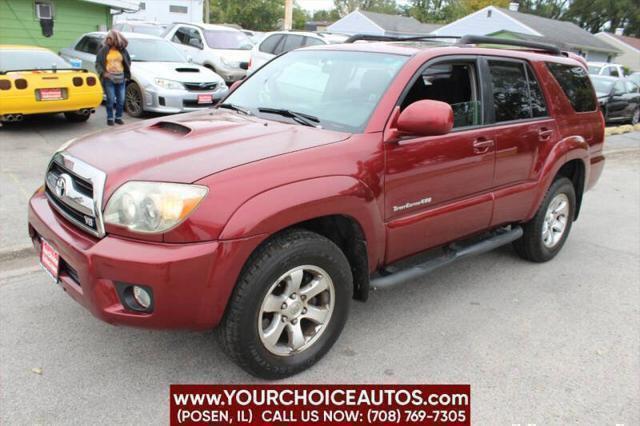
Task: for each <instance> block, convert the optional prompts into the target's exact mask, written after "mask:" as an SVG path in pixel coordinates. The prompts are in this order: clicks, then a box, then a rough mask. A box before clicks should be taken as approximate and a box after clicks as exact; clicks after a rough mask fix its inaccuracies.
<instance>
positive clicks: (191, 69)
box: [176, 68, 200, 72]
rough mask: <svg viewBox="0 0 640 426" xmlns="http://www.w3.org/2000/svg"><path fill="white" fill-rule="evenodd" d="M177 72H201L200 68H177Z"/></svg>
mask: <svg viewBox="0 0 640 426" xmlns="http://www.w3.org/2000/svg"><path fill="white" fill-rule="evenodd" d="M176 71H177V72H200V70H199V69H198V68H176Z"/></svg>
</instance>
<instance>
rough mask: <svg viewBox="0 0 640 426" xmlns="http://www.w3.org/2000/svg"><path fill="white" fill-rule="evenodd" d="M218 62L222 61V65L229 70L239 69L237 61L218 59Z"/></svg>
mask: <svg viewBox="0 0 640 426" xmlns="http://www.w3.org/2000/svg"><path fill="white" fill-rule="evenodd" d="M220 60H221V61H222V63H223V64H225V65H226V66H228V67H229V68H240V62H239V61H230V60H228V59H225V58H220Z"/></svg>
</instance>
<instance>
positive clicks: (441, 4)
mask: <svg viewBox="0 0 640 426" xmlns="http://www.w3.org/2000/svg"><path fill="white" fill-rule="evenodd" d="M509 1H510V0H412V1H411V2H410V4H409V7H408V8H407V9H406V14H407V15H409V16H413V17H414V18H416V19H417V20H418V21H421V22H444V23H448V22H451V21H455V20H456V19H459V18H462V17H463V16H466V15H468V14H470V13H473V12H476V11H478V10H480V9H482V8H484V7H487V6H490V5H493V6H497V7H508V6H509Z"/></svg>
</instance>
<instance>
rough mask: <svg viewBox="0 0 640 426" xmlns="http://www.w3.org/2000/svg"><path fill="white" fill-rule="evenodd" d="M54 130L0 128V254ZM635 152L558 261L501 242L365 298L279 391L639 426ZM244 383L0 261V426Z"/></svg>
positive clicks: (147, 409)
mask: <svg viewBox="0 0 640 426" xmlns="http://www.w3.org/2000/svg"><path fill="white" fill-rule="evenodd" d="M59 120H60V122H59V123H58V122H57V121H54V120H52V121H51V122H50V123H45V124H42V123H40V122H34V123H31V124H30V125H29V126H25V128H24V129H11V130H10V131H9V132H6V131H5V130H6V129H0V139H1V141H0V143H1V144H2V145H1V146H2V163H1V167H2V168H1V171H2V181H3V184H2V185H3V186H2V188H1V191H0V209H1V210H0V217H2V219H3V220H2V221H1V222H0V225H1V228H0V244H1V247H3V248H8V247H11V246H17V245H19V244H21V243H23V242H24V241H25V239H26V220H25V219H24V218H25V217H26V199H27V197H28V195H29V194H30V193H31V191H32V190H33V189H35V188H36V187H37V186H38V185H39V184H40V182H41V180H42V174H43V173H44V167H45V166H46V163H47V161H48V157H49V156H50V155H51V153H52V152H53V151H55V149H57V147H58V146H59V145H60V144H61V143H63V142H64V141H65V140H66V139H68V138H70V137H73V136H75V133H77V130H78V129H70V128H69V127H71V126H69V125H68V124H66V123H64V122H63V119H62V118H59ZM98 121H101V120H99V117H93V118H92V121H90V122H89V123H87V126H86V127H83V128H82V130H83V131H84V130H85V129H86V130H87V131H91V129H92V128H93V127H94V126H96V127H97V126H98V125H99V124H100V123H99V122H98ZM74 126H75V125H74ZM639 146H640V133H638V132H636V133H633V134H628V135H623V136H616V137H613V138H610V139H609V143H608V148H609V152H608V158H607V164H606V166H605V170H604V173H603V176H602V178H601V180H600V182H599V183H598V185H597V186H596V188H595V189H594V190H593V191H591V192H590V193H588V194H587V195H586V196H585V200H584V204H583V208H582V212H581V218H580V220H579V221H578V222H576V224H575V225H574V227H573V229H572V232H571V236H570V238H569V240H568V241H567V244H566V245H565V247H564V248H563V250H562V252H561V253H560V254H559V255H558V256H557V257H556V259H554V260H553V261H551V262H548V263H545V264H533V263H528V262H525V261H523V260H521V259H519V258H518V257H516V256H515V254H514V253H513V251H512V250H511V248H510V247H503V248H500V249H498V250H496V251H494V252H491V253H488V254H485V255H482V256H478V257H475V258H470V259H466V260H463V261H460V262H459V263H457V264H454V265H452V266H450V267H448V268H444V269H441V270H438V271H436V272H434V273H433V274H431V275H430V276H428V277H427V278H425V279H422V280H418V281H416V282H414V283H410V284H407V285H405V286H403V287H399V288H397V289H394V290H388V291H377V292H374V293H373V294H372V296H371V298H370V300H369V301H368V302H367V303H360V302H355V303H353V305H352V311H351V315H350V318H349V321H348V323H347V326H346V328H345V330H344V332H343V334H342V336H341V337H340V339H339V340H338V342H337V344H336V345H335V346H334V348H333V349H332V350H331V351H330V352H329V354H328V355H327V356H326V357H325V358H324V359H323V360H322V361H320V362H319V363H318V364H317V365H316V366H315V367H313V368H312V369H310V370H309V371H307V372H304V373H302V374H300V375H298V376H295V377H293V378H290V379H287V380H285V381H284V382H285V383H469V384H471V392H472V399H471V401H472V420H473V423H474V424H491V425H497V424H507V425H511V424H518V423H519V424H538V425H560V424H562V425H566V424H580V425H587V424H588V425H595V424H598V425H616V424H624V425H637V424H640V380H638V379H639V377H640V148H639ZM11 176H14V177H15V179H14V178H12V177H11ZM16 182H20V184H19V185H18V184H17V183H16ZM16 187H17V188H18V189H16ZM20 188H22V189H20ZM18 220H22V222H20V223H19V221H18ZM14 228H16V229H14ZM17 228H20V229H17ZM254 382H257V380H256V379H253V378H252V377H250V376H248V375H247V374H246V373H244V372H243V371H242V370H240V369H239V368H237V367H236V366H235V365H234V364H233V363H232V362H230V361H229V360H228V359H227V358H226V357H225V356H224V354H223V353H222V352H221V349H220V348H219V346H218V345H217V343H216V340H215V338H214V335H213V333H212V332H207V333H195V332H182V331H179V332H170V331H149V330H141V329H134V328H124V327H113V326H110V325H107V324H104V323H102V322H100V321H98V320H97V319H95V318H93V317H92V316H91V314H90V313H88V312H87V311H86V310H84V309H83V308H82V307H81V306H79V305H78V304H77V303H75V302H74V301H73V300H72V299H71V298H69V297H68V296H67V295H66V294H65V293H64V292H63V291H62V290H61V289H60V288H59V287H58V286H56V285H55V284H53V282H52V281H51V280H50V279H49V278H48V277H47V276H46V275H45V273H44V272H42V271H41V270H39V268H38V267H37V266H36V261H35V259H34V258H33V257H18V258H15V259H9V258H7V259H5V260H4V261H3V262H0V424H7V425H13V424H71V423H73V424H104V423H108V424H139V423H143V424H157V423H166V421H167V419H168V393H169V384H171V383H254Z"/></svg>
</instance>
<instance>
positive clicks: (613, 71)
mask: <svg viewBox="0 0 640 426" xmlns="http://www.w3.org/2000/svg"><path fill="white" fill-rule="evenodd" d="M607 68H608V69H609V75H610V76H613V77H620V74H619V73H618V69H617V68H615V67H607Z"/></svg>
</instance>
